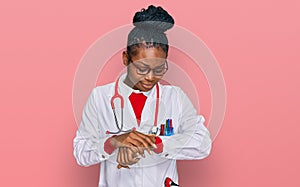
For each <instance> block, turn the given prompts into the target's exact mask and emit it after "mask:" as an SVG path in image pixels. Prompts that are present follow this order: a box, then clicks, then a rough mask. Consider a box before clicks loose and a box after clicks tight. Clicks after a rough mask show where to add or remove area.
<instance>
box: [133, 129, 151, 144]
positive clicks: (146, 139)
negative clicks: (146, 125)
mask: <svg viewBox="0 0 300 187" xmlns="http://www.w3.org/2000/svg"><path fill="white" fill-rule="evenodd" d="M134 133H135V134H136V135H138V136H139V137H140V138H142V139H143V140H144V141H146V142H147V143H148V144H149V145H151V146H152V147H156V145H155V136H154V137H151V138H150V136H149V135H146V134H143V133H141V132H138V131H135V132H134Z"/></svg>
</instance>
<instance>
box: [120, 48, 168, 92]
mask: <svg viewBox="0 0 300 187" xmlns="http://www.w3.org/2000/svg"><path fill="white" fill-rule="evenodd" d="M166 57H167V56H166V53H165V52H164V51H163V50H162V49H161V48H160V47H150V48H146V47H139V48H137V53H136V55H135V56H131V58H130V61H129V58H128V55H127V53H126V52H123V63H124V64H125V65H126V66H127V77H126V79H125V83H126V84H127V85H129V86H130V87H132V88H133V89H137V90H140V91H144V92H147V91H149V90H151V89H152V88H153V86H154V85H155V84H156V83H157V82H158V81H159V80H160V79H161V78H162V77H163V75H161V73H160V72H161V71H162V70H164V69H165V67H166V64H165V63H166ZM147 70H150V71H149V72H148V71H147ZM147 72H148V73H147ZM145 73H147V74H145Z"/></svg>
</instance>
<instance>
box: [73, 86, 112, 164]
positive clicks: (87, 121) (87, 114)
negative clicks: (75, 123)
mask: <svg viewBox="0 0 300 187" xmlns="http://www.w3.org/2000/svg"><path fill="white" fill-rule="evenodd" d="M96 98H98V97H97V96H96V89H94V90H93V91H92V93H91V95H90V96H89V98H88V100H87V102H86V105H85V107H84V110H83V113H82V120H81V123H80V126H79V127H78V130H77V132H76V137H75V138H74V141H73V147H74V156H75V158H76V161H77V163H78V164H79V165H81V166H90V165H93V164H97V163H100V162H102V161H104V160H107V159H108V158H109V157H110V156H112V155H113V154H114V153H112V154H108V153H106V152H105V151H104V142H105V141H106V140H107V139H108V138H109V137H110V135H106V134H105V133H101V134H102V135H101V136H100V130H99V129H100V127H99V126H100V123H99V119H98V117H97V116H98V115H97V113H98V109H97V106H96V105H97V103H96ZM103 134H104V135H103Z"/></svg>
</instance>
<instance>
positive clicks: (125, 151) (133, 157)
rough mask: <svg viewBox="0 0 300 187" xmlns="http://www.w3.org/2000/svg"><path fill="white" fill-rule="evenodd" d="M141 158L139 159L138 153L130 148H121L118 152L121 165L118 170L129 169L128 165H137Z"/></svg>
mask: <svg viewBox="0 0 300 187" xmlns="http://www.w3.org/2000/svg"><path fill="white" fill-rule="evenodd" d="M139 160H140V158H138V153H135V152H133V151H132V149H130V148H128V147H120V148H119V152H118V158H117V162H118V163H119V165H118V169H120V168H121V167H126V168H129V167H128V165H133V164H136V163H137V162H138V161H139Z"/></svg>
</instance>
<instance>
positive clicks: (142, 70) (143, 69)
mask: <svg viewBox="0 0 300 187" xmlns="http://www.w3.org/2000/svg"><path fill="white" fill-rule="evenodd" d="M138 69H139V70H140V71H141V72H146V71H148V68H138Z"/></svg>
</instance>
